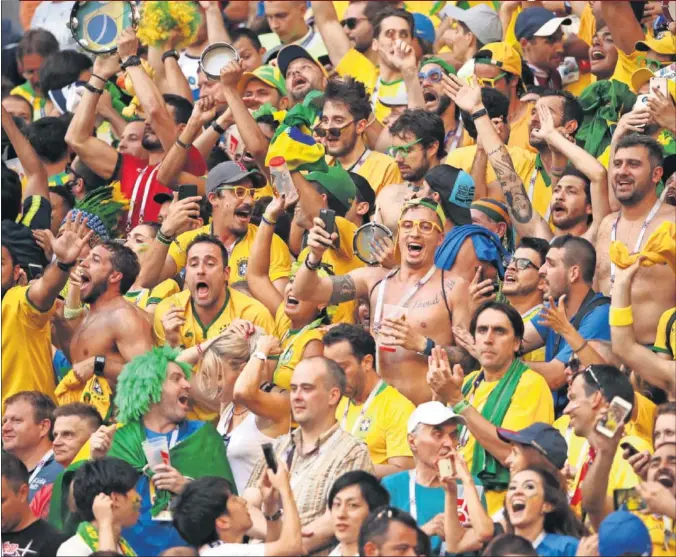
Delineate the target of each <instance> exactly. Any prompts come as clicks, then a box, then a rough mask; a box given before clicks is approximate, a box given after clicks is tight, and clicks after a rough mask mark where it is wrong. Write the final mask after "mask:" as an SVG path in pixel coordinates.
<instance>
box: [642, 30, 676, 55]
mask: <svg viewBox="0 0 676 557" xmlns="http://www.w3.org/2000/svg"><path fill="white" fill-rule="evenodd" d="M635 48H636V50H638V51H639V52H647V51H649V50H654V51H655V52H657V53H659V54H676V38H675V37H674V35H672V34H671V33H670V32H669V31H662V32H660V33H658V34H657V35H656V36H654V37H646V38H645V39H643V40H642V41H638V42H637V43H636V46H635Z"/></svg>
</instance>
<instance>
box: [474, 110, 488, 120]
mask: <svg viewBox="0 0 676 557" xmlns="http://www.w3.org/2000/svg"><path fill="white" fill-rule="evenodd" d="M487 114H488V110H486V109H485V108H482V109H480V110H477V111H476V112H475V113H474V114H472V116H471V118H472V122H474V121H475V120H478V119H479V118H481V117H482V116H486V115H487Z"/></svg>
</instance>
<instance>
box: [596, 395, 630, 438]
mask: <svg viewBox="0 0 676 557" xmlns="http://www.w3.org/2000/svg"><path fill="white" fill-rule="evenodd" d="M631 409H632V405H631V404H630V403H628V402H627V401H626V400H624V399H623V398H620V397H619V396H616V397H614V398H613V400H611V401H610V406H609V407H608V413H607V414H606V415H605V417H604V418H603V419H602V420H601V421H600V422H599V423H598V424H597V425H596V431H598V432H599V433H600V434H602V435H605V436H606V437H612V436H613V435H615V432H616V431H617V428H618V427H620V425H622V424H623V423H624V420H625V418H626V417H627V416H628V415H629V413H630V412H631Z"/></svg>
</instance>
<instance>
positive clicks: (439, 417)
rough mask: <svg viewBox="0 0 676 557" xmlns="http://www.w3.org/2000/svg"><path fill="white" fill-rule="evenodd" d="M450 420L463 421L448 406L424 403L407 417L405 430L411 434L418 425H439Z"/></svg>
mask: <svg viewBox="0 0 676 557" xmlns="http://www.w3.org/2000/svg"><path fill="white" fill-rule="evenodd" d="M450 420H458V421H460V422H464V421H465V419H464V418H463V417H462V416H460V415H459V414H456V413H455V412H453V410H451V409H450V408H449V407H448V406H444V405H443V404H442V403H441V402H439V401H436V400H435V401H432V402H424V403H423V404H421V405H420V406H418V407H417V408H416V409H415V410H414V411H413V413H412V414H411V416H410V417H409V419H408V424H407V426H406V430H407V432H408V433H412V432H413V430H414V429H415V428H416V427H418V425H419V424H424V425H441V424H443V423H446V422H448V421H450Z"/></svg>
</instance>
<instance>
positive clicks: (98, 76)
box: [92, 73, 108, 83]
mask: <svg viewBox="0 0 676 557" xmlns="http://www.w3.org/2000/svg"><path fill="white" fill-rule="evenodd" d="M92 77H95V78H96V79H100V80H101V81H103V83H108V80H107V79H104V78H102V77H101V76H100V75H96V74H95V73H93V74H92Z"/></svg>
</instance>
